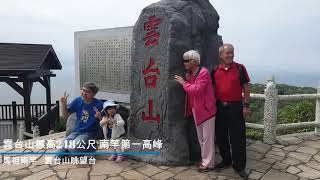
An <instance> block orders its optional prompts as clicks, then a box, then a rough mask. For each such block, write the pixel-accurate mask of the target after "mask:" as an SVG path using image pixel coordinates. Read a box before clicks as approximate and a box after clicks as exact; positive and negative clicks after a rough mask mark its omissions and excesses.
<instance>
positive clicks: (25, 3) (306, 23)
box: [0, 0, 320, 99]
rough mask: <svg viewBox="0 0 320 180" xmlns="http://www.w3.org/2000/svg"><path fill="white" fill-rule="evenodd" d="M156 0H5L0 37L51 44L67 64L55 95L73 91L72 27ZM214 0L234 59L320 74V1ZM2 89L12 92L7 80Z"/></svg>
mask: <svg viewBox="0 0 320 180" xmlns="http://www.w3.org/2000/svg"><path fill="white" fill-rule="evenodd" d="M153 2H157V0H135V1H133V0H55V1H49V0H1V1H0V23H1V28H0V42H13V43H42V44H52V45H53V47H54V49H55V51H56V53H57V55H58V57H59V59H60V61H61V63H62V65H63V70H62V71H57V72H56V74H57V77H56V78H53V87H52V89H53V91H54V93H53V99H57V98H58V95H59V94H62V93H63V91H64V90H65V89H66V90H68V91H69V92H73V83H74V82H73V81H74V54H73V53H74V45H73V44H74V36H73V35H74V32H75V31H82V30H93V29H104V28H112V27H121V26H132V25H134V23H135V21H136V20H137V18H138V16H139V14H140V12H141V10H142V9H143V8H144V7H146V6H147V5H149V4H151V3H153ZM210 2H211V3H212V4H213V6H214V7H215V8H216V10H217V11H218V13H219V15H220V29H219V34H220V35H221V36H222V38H223V40H224V42H230V43H233V44H234V45H235V48H236V59H237V60H238V61H239V62H241V63H243V64H245V65H246V66H247V67H248V71H249V73H250V72H252V73H251V74H250V75H251V76H253V77H254V76H255V73H256V72H260V73H263V75H262V76H267V75H269V74H277V72H279V71H280V72H281V71H282V72H286V73H304V74H309V75H310V76H313V77H314V76H316V77H318V76H319V75H320V73H319V70H320V68H319V67H320V61H319V56H318V53H319V52H320V46H319V45H318V44H317V43H318V42H320V23H319V20H320V11H319V8H320V0H303V1H302V0H300V1H298V0H259V1H257V0H241V1H235V0H210ZM264 74H265V75H264ZM260 76H261V74H260ZM253 79H254V78H253ZM280 79H281V78H280ZM319 80H320V77H319ZM70 82H71V83H70ZM39 87H40V86H38V85H35V89H39ZM0 90H1V91H2V92H3V91H5V92H7V90H10V91H11V89H10V88H8V87H6V85H5V84H3V83H0ZM35 91H36V92H37V91H38V90H35ZM1 94H2V95H1V96H0V98H2V97H8V96H7V95H8V94H9V95H17V94H16V93H14V92H8V93H6V94H4V93H1ZM35 94H37V93H33V96H36V95H35ZM37 95H38V94H37ZM11 97H12V96H11Z"/></svg>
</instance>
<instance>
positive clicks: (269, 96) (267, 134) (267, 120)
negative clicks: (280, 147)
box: [263, 76, 278, 144]
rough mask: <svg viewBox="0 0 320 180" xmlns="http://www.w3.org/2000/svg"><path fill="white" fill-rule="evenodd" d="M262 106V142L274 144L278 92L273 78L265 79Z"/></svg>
mask: <svg viewBox="0 0 320 180" xmlns="http://www.w3.org/2000/svg"><path fill="white" fill-rule="evenodd" d="M264 94H265V104H264V117H263V120H264V137H263V141H264V142H265V143H268V144H274V143H276V137H277V133H276V130H277V129H276V126H277V108H278V90H277V88H276V84H275V82H274V76H270V77H268V78H267V85H266V89H265V90H264Z"/></svg>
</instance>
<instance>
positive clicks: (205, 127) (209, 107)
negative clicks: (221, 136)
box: [175, 50, 217, 172]
mask: <svg viewBox="0 0 320 180" xmlns="http://www.w3.org/2000/svg"><path fill="white" fill-rule="evenodd" d="M183 64H184V66H185V68H186V70H187V71H188V73H187V74H186V80H184V79H183V78H182V77H181V76H178V75H176V76H175V80H176V81H177V82H178V83H179V84H181V85H182V86H183V89H184V90H185V92H186V103H185V116H186V117H189V116H193V119H194V121H195V124H196V129H197V135H198V141H199V144H200V148H201V157H202V162H201V163H200V164H199V165H198V170H199V171H200V172H207V171H209V170H210V169H213V168H214V165H215V164H214V159H215V144H214V129H215V115H216V111H217V109H216V99H215V96H214V92H213V88H212V84H211V77H210V73H209V71H208V70H207V69H206V68H205V67H200V66H199V65H200V54H199V53H198V52H197V51H195V50H190V51H187V52H186V53H184V54H183Z"/></svg>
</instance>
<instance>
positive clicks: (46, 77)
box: [43, 76, 54, 131]
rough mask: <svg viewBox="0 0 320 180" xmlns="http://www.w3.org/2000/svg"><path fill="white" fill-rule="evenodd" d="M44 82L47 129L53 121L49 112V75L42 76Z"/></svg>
mask: <svg viewBox="0 0 320 180" xmlns="http://www.w3.org/2000/svg"><path fill="white" fill-rule="evenodd" d="M43 79H44V83H45V88H46V100H47V114H48V123H47V124H48V127H46V128H48V129H47V131H49V130H50V129H51V126H52V124H53V123H54V121H53V120H52V118H53V116H52V113H51V89H50V76H44V77H43Z"/></svg>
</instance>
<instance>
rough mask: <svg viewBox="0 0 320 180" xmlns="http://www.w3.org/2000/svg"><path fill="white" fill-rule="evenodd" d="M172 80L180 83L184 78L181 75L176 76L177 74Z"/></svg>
mask: <svg viewBox="0 0 320 180" xmlns="http://www.w3.org/2000/svg"><path fill="white" fill-rule="evenodd" d="M174 80H175V81H177V82H178V83H179V84H181V85H182V84H183V83H184V79H183V78H182V77H181V76H178V75H175V76H174Z"/></svg>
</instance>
